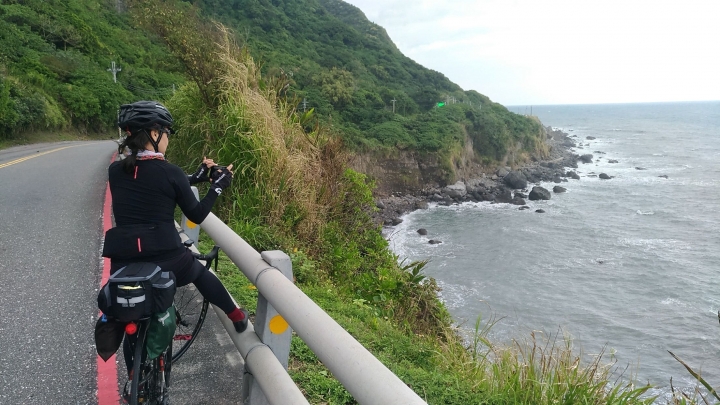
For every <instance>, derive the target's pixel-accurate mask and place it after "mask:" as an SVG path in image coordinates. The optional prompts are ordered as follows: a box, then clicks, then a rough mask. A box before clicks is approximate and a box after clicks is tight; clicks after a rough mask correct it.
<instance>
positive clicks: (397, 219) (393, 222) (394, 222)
mask: <svg viewBox="0 0 720 405" xmlns="http://www.w3.org/2000/svg"><path fill="white" fill-rule="evenodd" d="M390 222H391V223H392V224H393V226H395V225H400V224H402V222H403V220H402V219H401V218H393V219H392V220H391V221H390Z"/></svg>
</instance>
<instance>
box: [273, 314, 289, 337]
mask: <svg viewBox="0 0 720 405" xmlns="http://www.w3.org/2000/svg"><path fill="white" fill-rule="evenodd" d="M289 326H290V325H288V323H287V321H286V320H285V319H284V318H283V317H282V316H280V315H275V316H273V318H272V319H271V320H270V324H269V325H268V327H269V328H270V332H272V333H274V334H276V335H282V334H283V333H285V331H286V330H287V328H288V327H289Z"/></svg>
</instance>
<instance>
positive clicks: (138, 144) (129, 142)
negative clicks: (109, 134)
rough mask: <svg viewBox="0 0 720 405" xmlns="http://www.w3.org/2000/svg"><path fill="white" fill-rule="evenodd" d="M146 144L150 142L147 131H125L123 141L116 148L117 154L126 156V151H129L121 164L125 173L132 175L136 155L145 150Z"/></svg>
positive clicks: (136, 129) (134, 129) (135, 129)
mask: <svg viewBox="0 0 720 405" xmlns="http://www.w3.org/2000/svg"><path fill="white" fill-rule="evenodd" d="M148 142H150V135H149V134H148V132H147V130H145V129H139V128H133V129H131V130H130V131H127V136H126V137H125V140H124V141H123V142H122V143H120V145H119V146H118V153H119V154H126V153H127V151H130V154H126V155H125V159H124V160H123V162H122V165H123V170H124V171H125V173H132V172H133V171H134V170H135V163H136V162H137V154H138V152H140V151H141V150H144V149H145V145H147V143H148Z"/></svg>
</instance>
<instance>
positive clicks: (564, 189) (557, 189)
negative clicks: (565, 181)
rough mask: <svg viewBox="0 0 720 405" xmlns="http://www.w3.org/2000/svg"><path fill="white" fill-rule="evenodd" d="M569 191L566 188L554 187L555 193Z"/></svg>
mask: <svg viewBox="0 0 720 405" xmlns="http://www.w3.org/2000/svg"><path fill="white" fill-rule="evenodd" d="M566 191H567V189H566V188H565V187H560V186H555V187H553V193H556V194H557V193H564V192H566Z"/></svg>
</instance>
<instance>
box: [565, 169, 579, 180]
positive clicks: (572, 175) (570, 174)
mask: <svg viewBox="0 0 720 405" xmlns="http://www.w3.org/2000/svg"><path fill="white" fill-rule="evenodd" d="M567 177H570V178H571V179H575V180H580V175H579V174H577V173H576V172H574V171H569V172H567Z"/></svg>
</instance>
